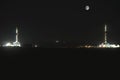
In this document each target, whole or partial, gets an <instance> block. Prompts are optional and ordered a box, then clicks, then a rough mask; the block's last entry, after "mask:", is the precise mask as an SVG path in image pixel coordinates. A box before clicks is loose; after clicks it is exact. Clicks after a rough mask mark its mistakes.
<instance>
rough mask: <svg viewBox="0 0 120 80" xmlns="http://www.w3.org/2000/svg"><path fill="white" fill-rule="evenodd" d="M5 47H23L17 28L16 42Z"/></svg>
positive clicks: (8, 43)
mask: <svg viewBox="0 0 120 80" xmlns="http://www.w3.org/2000/svg"><path fill="white" fill-rule="evenodd" d="M3 47H21V44H20V42H19V41H18V28H17V27H16V41H15V42H13V43H10V42H7V43H6V44H4V45H3Z"/></svg>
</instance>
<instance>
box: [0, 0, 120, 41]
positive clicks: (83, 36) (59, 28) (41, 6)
mask: <svg viewBox="0 0 120 80" xmlns="http://www.w3.org/2000/svg"><path fill="white" fill-rule="evenodd" d="M119 4H120V1H119V0H77V1H74V0H73V1H69V0H68V1H61V0H55V1H52V0H48V1H47V0H37V1H36V0H30V1H29V0H28V1H25V0H23V1H22V0H15V1H13V0H8V1H7V0H6V1H5V0H4V1H1V2H0V43H4V42H6V41H15V28H16V26H18V28H19V41H20V42H21V43H33V42H45V41H46V42H47V41H55V40H65V41H76V42H78V43H79V42H81V41H87V42H90V43H91V42H92V43H101V42H102V41H103V39H104V31H103V30H104V25H105V24H107V25H108V32H109V34H108V40H109V41H108V42H111V43H120V36H119V34H120V28H119V27H120V5H119ZM86 5H89V6H90V10H88V11H87V10H85V6H86Z"/></svg>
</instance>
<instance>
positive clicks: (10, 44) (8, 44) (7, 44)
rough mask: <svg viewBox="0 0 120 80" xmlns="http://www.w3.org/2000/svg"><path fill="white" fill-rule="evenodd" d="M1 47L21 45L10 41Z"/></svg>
mask: <svg viewBox="0 0 120 80" xmlns="http://www.w3.org/2000/svg"><path fill="white" fill-rule="evenodd" d="M3 47H21V45H20V44H19V45H16V44H14V43H13V44H12V43H10V42H7V43H6V44H5V45H3Z"/></svg>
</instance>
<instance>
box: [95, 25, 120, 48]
mask: <svg viewBox="0 0 120 80" xmlns="http://www.w3.org/2000/svg"><path fill="white" fill-rule="evenodd" d="M97 47H98V48H119V47H120V45H115V44H109V43H108V42H107V25H105V28H104V42H103V43H102V44H100V45H99V46H97Z"/></svg>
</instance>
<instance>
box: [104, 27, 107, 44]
mask: <svg viewBox="0 0 120 80" xmlns="http://www.w3.org/2000/svg"><path fill="white" fill-rule="evenodd" d="M104 31H105V40H104V43H105V44H107V25H105V30H104Z"/></svg>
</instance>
